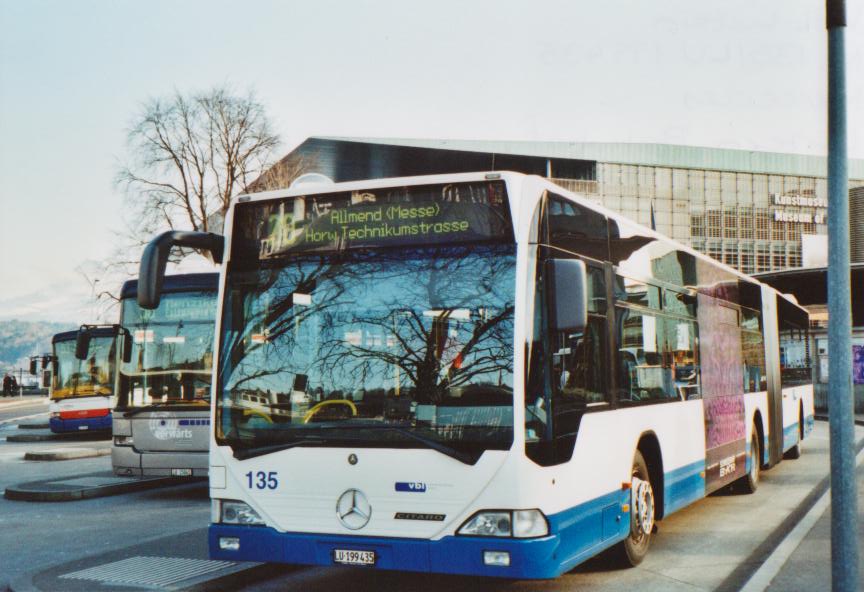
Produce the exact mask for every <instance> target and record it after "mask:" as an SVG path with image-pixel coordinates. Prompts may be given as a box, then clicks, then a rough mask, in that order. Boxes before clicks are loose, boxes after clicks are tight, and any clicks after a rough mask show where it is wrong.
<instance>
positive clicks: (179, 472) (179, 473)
mask: <svg viewBox="0 0 864 592" xmlns="http://www.w3.org/2000/svg"><path fill="white" fill-rule="evenodd" d="M171 476H172V477H191V476H192V469H171Z"/></svg>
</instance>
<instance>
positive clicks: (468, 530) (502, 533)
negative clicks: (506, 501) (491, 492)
mask: <svg viewBox="0 0 864 592" xmlns="http://www.w3.org/2000/svg"><path fill="white" fill-rule="evenodd" d="M456 534H459V535H464V536H488V537H515V538H520V539H524V538H533V537H541V536H546V535H547V534H549V524H548V523H547V522H546V517H545V516H544V515H543V512H541V511H540V510H516V511H512V512H511V511H501V510H495V511H481V512H477V513H476V514H474V515H473V516H471V518H469V519H468V520H467V521H466V522H465V524H463V525H462V526H461V527H460V528H459V530H457V531H456Z"/></svg>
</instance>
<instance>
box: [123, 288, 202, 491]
mask: <svg viewBox="0 0 864 592" xmlns="http://www.w3.org/2000/svg"><path fill="white" fill-rule="evenodd" d="M218 285H219V275H218V274H216V273H193V274H183V275H172V276H166V277H165V278H164V281H163V283H162V298H161V301H160V303H159V306H158V307H157V308H156V309H154V310H148V309H144V308H141V307H140V306H138V301H137V296H138V280H129V281H127V282H126V283H125V284H123V288H122V290H121V293H120V327H121V328H122V331H123V332H124V333H128V334H129V335H130V336H131V344H132V345H131V354H130V355H129V356H128V361H125V362H122V363H121V364H120V365H119V371H118V372H117V404H116V406H115V408H114V428H113V431H114V447H113V448H112V450H111V462H112V465H113V468H114V473H115V474H117V475H145V476H160V475H161V476H174V477H206V476H207V469H208V460H209V459H208V448H209V445H210V375H211V373H212V366H213V326H214V324H215V320H216V292H217V289H218Z"/></svg>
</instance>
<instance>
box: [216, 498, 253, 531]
mask: <svg viewBox="0 0 864 592" xmlns="http://www.w3.org/2000/svg"><path fill="white" fill-rule="evenodd" d="M221 506H222V511H221V514H222V515H221V516H220V520H219V522H221V523H222V524H241V525H243V526H253V525H259V524H264V521H263V520H262V519H261V516H259V515H258V512H256V511H255V510H253V509H252V508H251V507H249V504H246V503H244V502H238V501H234V500H222V503H221Z"/></svg>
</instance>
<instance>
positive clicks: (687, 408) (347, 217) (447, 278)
mask: <svg viewBox="0 0 864 592" xmlns="http://www.w3.org/2000/svg"><path fill="white" fill-rule="evenodd" d="M225 228H226V231H227V232H226V235H225V236H224V237H221V236H217V235H213V234H203V233H184V232H171V233H166V234H163V235H161V236H160V237H157V238H156V239H154V241H153V242H152V243H151V244H150V245H149V246H148V248H147V249H146V250H145V254H144V258H143V260H142V266H141V267H142V274H141V284H140V285H139V292H138V295H139V301H140V302H141V303H142V305H143V306H145V307H146V306H153V305H154V303H155V302H158V298H159V293H160V288H159V286H160V282H161V274H162V273H163V270H164V262H165V260H167V257H168V253H169V251H170V248H171V246H172V245H175V244H176V245H181V246H186V247H192V248H197V249H205V250H210V251H211V252H212V253H213V255H214V259H217V260H223V259H224V262H223V264H222V268H221V276H220V282H221V284H220V292H219V311H218V320H217V329H216V334H217V337H216V347H215V356H216V364H215V367H214V373H213V410H212V412H213V426H212V431H211V441H210V496H211V498H212V524H211V526H210V530H209V545H210V554H211V557H213V558H218V559H225V560H249V561H266V562H285V563H295V564H315V565H342V564H347V565H364V566H371V567H372V568H377V569H393V570H409V571H418V572H440V573H452V574H472V575H484V576H501V577H506V578H553V577H556V576H558V575H559V574H561V573H563V572H566V571H568V570H570V569H571V568H573V567H574V566H575V565H577V564H578V563H580V562H582V561H584V560H586V559H588V558H589V557H591V556H593V555H596V554H597V553H599V552H601V551H603V550H606V549H611V553H612V554H614V555H615V556H616V557H617V558H618V559H619V560H620V561H621V562H622V563H624V564H631V565H633V564H637V563H639V562H640V561H641V560H642V558H643V557H644V556H645V554H646V552H647V551H648V546H649V543H650V540H651V536H652V533H653V532H654V525H655V521H657V520H661V519H662V518H664V517H666V516H668V515H669V514H671V513H672V512H674V511H676V510H678V509H680V508H682V507H684V506H686V505H688V504H690V503H692V502H694V501H696V500H699V499H701V498H702V497H704V496H705V495H707V494H708V493H710V492H712V491H715V490H717V489H718V488H721V487H724V486H726V485H729V484H731V483H733V482H738V483H740V485H741V488H742V489H745V490H748V491H752V490H754V489H755V488H756V487H757V485H758V483H759V475H760V470H762V469H765V468H768V467H770V466H772V465H774V464H776V463H778V462H779V461H780V460H781V458H782V457H783V456H784V454H785V455H786V456H792V457H794V456H797V455H798V454H799V453H800V447H801V440H802V439H803V438H804V437H805V436H806V435H807V434H808V433H809V431H810V429H811V427H812V422H813V397H812V386H811V383H810V362H809V352H808V341H807V331H808V317H807V313H806V312H805V311H804V310H803V309H802V308H800V307H799V306H797V305H796V304H795V303H794V302H791V301H790V300H788V299H787V298H786V297H784V296H782V295H779V294H777V293H776V292H775V291H774V290H773V289H771V288H769V287H767V286H764V285H761V284H759V283H758V282H756V281H754V280H752V279H751V278H748V277H746V276H744V275H742V274H740V273H738V272H736V271H735V270H733V269H731V268H729V267H726V266H724V265H722V264H720V263H717V262H716V261H713V260H711V259H709V258H707V257H705V256H702V255H700V254H698V253H696V252H694V251H693V250H691V249H689V248H687V247H684V246H682V245H679V244H676V243H674V242H672V241H670V240H668V239H666V238H664V237H662V236H660V235H658V234H657V233H655V232H652V231H651V230H648V229H646V228H644V227H641V226H638V225H636V224H634V223H632V222H630V221H628V220H626V219H625V218H623V217H621V216H619V215H617V214H615V213H613V212H611V211H609V210H606V209H603V208H601V207H598V206H596V205H594V204H592V203H590V202H589V201H588V200H586V199H585V198H584V197H580V196H577V195H574V194H572V193H569V192H567V191H566V190H564V189H562V188H560V187H558V186H556V185H554V184H552V183H549V182H548V181H546V180H544V179H541V178H539V177H534V176H524V175H521V174H515V173H476V174H454V175H441V176H429V177H416V178H401V179H385V180H376V181H364V182H352V183H342V184H335V185H329V186H320V185H319V186H316V187H314V189H313V188H310V187H308V186H307V187H304V188H297V189H293V190H285V191H276V192H268V193H262V194H257V195H244V196H240V197H238V198H236V199H235V200H234V201H233V202H232V205H231V209H230V211H229V214H228V217H227V221H226V225H225Z"/></svg>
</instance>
